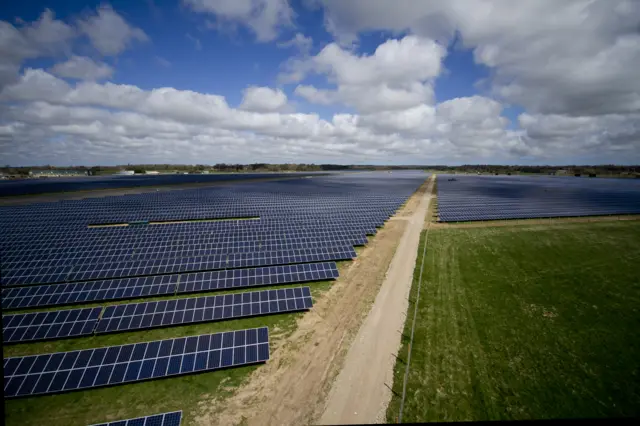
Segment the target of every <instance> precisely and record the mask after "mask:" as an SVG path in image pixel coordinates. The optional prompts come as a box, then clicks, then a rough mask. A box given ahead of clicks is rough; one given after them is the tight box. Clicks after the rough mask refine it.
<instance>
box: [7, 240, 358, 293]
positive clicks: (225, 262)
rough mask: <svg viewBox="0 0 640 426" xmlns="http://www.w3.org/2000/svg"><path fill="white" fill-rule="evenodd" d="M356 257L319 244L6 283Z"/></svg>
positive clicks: (29, 273)
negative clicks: (295, 248)
mask: <svg viewBox="0 0 640 426" xmlns="http://www.w3.org/2000/svg"><path fill="white" fill-rule="evenodd" d="M355 257H356V253H355V251H354V249H353V247H352V246H339V247H315V248H308V249H302V250H276V251H266V252H253V253H230V254H215V255H210V256H194V257H186V258H179V259H171V258H169V259H145V260H142V261H141V260H138V261H127V262H118V263H106V264H89V265H86V264H85V265H78V266H75V267H73V270H72V271H69V272H68V273H66V275H65V274H58V272H57V271H53V269H55V268H54V267H49V268H44V269H24V270H14V271H7V272H6V274H4V276H3V283H4V285H23V284H26V285H30V284H38V283H47V282H50V283H54V282H63V281H82V280H102V279H107V278H119V277H128V276H141V275H157V274H169V273H177V272H189V271H206V270H216V269H227V268H250V267H257V266H269V265H281V264H294V263H305V262H321V261H328V260H348V259H353V258H355Z"/></svg>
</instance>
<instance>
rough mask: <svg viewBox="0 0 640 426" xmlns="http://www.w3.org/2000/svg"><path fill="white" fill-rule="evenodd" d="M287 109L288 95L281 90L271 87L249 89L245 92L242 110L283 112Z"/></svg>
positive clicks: (241, 105)
mask: <svg viewBox="0 0 640 426" xmlns="http://www.w3.org/2000/svg"><path fill="white" fill-rule="evenodd" d="M286 107H287V95H285V93H284V92H283V91H282V90H280V89H271V88H269V87H255V86H252V87H248V88H246V89H245V90H244V96H243V98H242V103H241V104H240V109H244V110H247V111H258V112H267V111H282V110H283V109H285V108H286Z"/></svg>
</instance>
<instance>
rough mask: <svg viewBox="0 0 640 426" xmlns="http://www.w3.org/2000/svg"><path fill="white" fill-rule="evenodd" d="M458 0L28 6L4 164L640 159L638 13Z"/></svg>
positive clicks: (8, 107) (18, 25) (166, 0)
mask: <svg viewBox="0 0 640 426" xmlns="http://www.w3.org/2000/svg"><path fill="white" fill-rule="evenodd" d="M460 1H461V0H452V1H451V2H445V1H443V2H427V3H429V4H419V3H421V2H411V1H400V2H398V3H397V4H396V5H395V7H392V6H390V5H389V3H388V2H386V3H385V2H383V1H379V0H372V1H370V2H367V1H361V0H354V1H352V2H339V1H334V0H298V1H291V2H288V1H286V0H252V1H249V0H246V1H245V0H236V1H230V0H181V1H179V0H163V1H162V0H147V1H135V2H131V1H121V0H118V1H111V2H109V3H105V2H100V1H76V0H74V1H64V2H62V1H49V2H11V3H9V4H8V5H7V6H5V7H3V8H2V10H1V11H0V21H2V25H3V26H4V28H6V29H7V31H5V32H4V33H3V34H4V35H3V36H2V37H5V38H6V39H5V40H0V46H3V45H4V46H5V47H3V48H2V49H4V50H3V51H6V53H7V55H6V57H7V58H9V59H7V60H6V61H5V62H6V63H4V64H0V65H3V66H4V67H5V69H6V70H7V71H6V72H5V73H4V74H3V77H2V78H3V80H2V81H0V105H1V106H2V108H3V110H2V111H4V114H2V116H1V117H0V144H1V145H0V148H1V149H2V150H3V151H4V154H5V156H6V157H7V158H8V160H9V161H10V162H12V163H15V164H23V163H26V162H33V161H35V162H37V163H44V164H47V163H51V164H54V163H55V164H64V163H65V162H68V161H71V160H72V159H73V161H75V162H98V163H100V162H101V163H105V164H119V163H123V162H124V163H126V162H135V161H140V162H156V161H163V162H195V161H196V160H198V159H201V158H202V157H203V156H205V157H207V158H209V157H210V158H211V161H210V162H211V163H215V162H221V161H229V162H231V161H241V162H251V161H270V162H285V161H292V162H294V161H295V162H338V163H340V162H353V163H367V162H371V163H394V164H401V163H405V162H411V163H424V164H429V163H450V164H459V163H545V164H554V163H555V164H562V163H572V162H581V161H588V162H619V163H627V164H628V163H633V162H638V160H639V158H640V156H639V151H640V149H639V147H638V145H639V141H638V137H639V135H640V125H638V122H639V118H638V111H639V110H640V101H638V100H637V99H640V87H639V85H638V83H637V78H635V79H634V78H633V76H632V74H631V73H629V71H628V67H629V66H632V65H635V64H636V61H637V64H640V59H638V58H640V53H639V51H640V49H639V48H638V47H637V46H636V47H633V45H632V44H631V43H627V44H626V45H625V46H628V47H625V49H626V50H624V49H622V48H620V47H619V46H620V45H621V44H620V43H618V41H619V40H623V38H624V37H626V38H629V37H636V36H637V31H636V33H635V35H634V33H633V32H632V33H629V30H628V29H627V28H633V24H634V23H636V22H640V19H639V18H638V16H637V15H640V12H639V11H638V8H637V7H633V6H629V5H628V4H627V2H625V1H624V0H620V1H611V2H609V3H607V2H606V1H599V2H595V3H594V5H591V4H590V5H589V6H588V7H587V6H584V7H585V9H584V10H583V11H582V13H583V15H580V16H587V21H585V25H586V26H587V29H586V31H585V29H584V27H585V25H578V24H580V21H579V20H578V21H576V19H575V18H576V17H575V16H574V15H575V14H576V13H579V12H580V11H579V10H578V11H576V10H577V9H576V7H569V6H571V5H569V6H565V5H564V4H563V5H558V4H556V3H554V2H551V1H548V2H546V1H543V2H542V3H544V5H542V3H541V2H539V1H523V2H522V4H520V8H521V9H522V10H521V11H519V12H521V13H512V12H513V11H512V10H510V9H509V7H508V5H507V4H506V3H505V2H504V1H502V0H494V3H495V4H494V6H493V7H492V8H490V10H487V8H486V7H485V8H483V7H482V6H483V3H478V0H469V2H468V3H465V6H466V9H465V8H461V7H459V6H460V5H457V6H458V7H455V6H456V5H455V4H454V3H457V2H460ZM571 1H573V0H571ZM576 2H578V3H579V0H576ZM576 2H574V3H576ZM507 3H508V2H507ZM567 3H569V2H567ZM578 3H576V4H578ZM243 5H244V6H246V7H243ZM543 6H544V7H543ZM574 6H575V5H574ZM624 7H627V8H628V9H624ZM47 9H49V10H50V11H51V12H50V13H51V15H48V16H45V15H46V13H45V10H47ZM462 9H465V10H462ZM467 9H468V10H467ZM269 10H271V11H273V10H275V11H277V13H274V14H270V12H269ZM620 10H624V11H626V13H624V14H622V13H620ZM465 14H466V15H465ZM549 14H554V16H556V19H557V20H558V21H559V22H562V20H566V26H562V25H559V28H550V27H548V26H545V23H544V22H540V21H539V19H541V18H542V17H543V16H547V15H549ZM572 14H574V15H572ZM114 22H116V23H117V24H118V25H117V26H116V25H115V24H114ZM572 26H575V28H572ZM114 28H115V29H114ZM572 29H573V30H575V31H574V32H573V33H572V32H571V31H570V30H572ZM110 31H114V32H113V33H110ZM554 31H555V32H554ZM9 33H11V34H14V35H12V37H14V38H10V37H9V35H8V34H9ZM62 34H64V36H63V35H62ZM629 34H631V35H629ZM58 37H59V40H58ZM296 39H297V40H298V41H300V40H304V41H305V43H306V44H305V45H304V46H303V44H304V43H303V44H296V43H294V42H293V41H295V40H296ZM112 40H117V41H116V42H115V43H116V44H115V45H114V44H113V43H112V44H111V45H109V43H110V42H111V41H112ZM292 40H293V41H292ZM532 46H533V47H532ZM529 51H530V52H531V53H528V52H529ZM599 55H600V56H602V57H607V58H609V62H611V61H613V60H614V59H615V58H616V55H619V57H620V58H621V62H622V65H620V67H619V68H617V67H616V66H612V67H610V68H609V69H605V68H606V67H603V66H602V65H601V64H600V63H597V62H595V61H592V58H594V57H598V56H599ZM622 58H624V59H622ZM78 62H82V64H83V66H82V67H79V66H78ZM623 66H624V68H623ZM87 67H89V68H87ZM581 68H582V69H584V71H585V73H584V75H588V78H583V77H582V76H581V75H580V74H579V73H577V71H578V70H580V69H581ZM63 69H64V70H63ZM96 69H101V70H102V71H100V73H98V74H96V72H97V71H96ZM65 70H66V71H65ZM69 70H71V71H69ZM79 73H80V74H79ZM83 73H84V74H83ZM574 73H575V74H576V77H573V78H571V79H570V78H568V76H571V75H573V74H574ZM52 87H64V88H60V89H59V90H57V91H54V90H53V89H51V88H52ZM36 88H38V90H36ZM163 88H164V89H166V90H164V91H163V90H162V89H163ZM65 91H66V92H65ZM50 92H51V93H50ZM54 92H55V93H54ZM124 92H126V94H123V93H124ZM249 92H251V93H249ZM609 94H611V95H609ZM143 98H144V100H143ZM593 99H606V101H605V102H597V103H596V102H595V101H593ZM181 102H184V104H182V103H181ZM212 103H213V104H212ZM178 104H180V105H182V106H181V107H176V110H175V111H174V110H173V109H172V105H178ZM214 104H215V108H212V105H214ZM584 105H594V106H592V107H590V108H589V109H585V107H584ZM191 108H193V111H191ZM214 110H215V111H214ZM43 111H46V112H43ZM53 111H55V114H57V115H56V117H58V116H59V117H64V118H61V119H60V121H57V122H54V121H52V119H50V118H47V119H44V118H43V117H44V116H46V117H51V114H53ZM43 114H44V115H43ZM47 114H48V115H47ZM87 114H88V115H90V116H91V119H89V118H87V117H88V115H87ZM34 117H38V118H37V119H36V118H34ZM77 117H79V118H77ZM230 123H231V124H230ZM165 127H166V129H167V130H162V131H160V130H154V129H159V128H162V129H164V128H165ZM79 150H82V151H81V152H86V154H82V153H80V151H79ZM125 160H127V161H125Z"/></svg>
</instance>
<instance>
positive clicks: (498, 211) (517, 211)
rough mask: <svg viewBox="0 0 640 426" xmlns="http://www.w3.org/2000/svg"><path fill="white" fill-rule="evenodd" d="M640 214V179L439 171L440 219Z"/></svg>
mask: <svg viewBox="0 0 640 426" xmlns="http://www.w3.org/2000/svg"><path fill="white" fill-rule="evenodd" d="M622 214H640V182H638V181H637V180H631V179H581V178H574V177H548V176H547V177H544V176H465V175H439V176H438V220H440V221H442V222H466V221H478V220H502V219H534V218H552V217H570V216H575V217H581V216H602V215H622Z"/></svg>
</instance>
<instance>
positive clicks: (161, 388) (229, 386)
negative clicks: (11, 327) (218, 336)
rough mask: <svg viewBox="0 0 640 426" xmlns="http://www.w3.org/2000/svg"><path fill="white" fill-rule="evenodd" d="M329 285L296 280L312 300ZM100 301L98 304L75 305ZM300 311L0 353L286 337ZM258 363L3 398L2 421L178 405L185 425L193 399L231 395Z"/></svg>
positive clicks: (80, 421) (55, 421) (80, 417)
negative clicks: (243, 333)
mask: <svg viewBox="0 0 640 426" xmlns="http://www.w3.org/2000/svg"><path fill="white" fill-rule="evenodd" d="M331 284H332V282H331V281H319V282H313V283H301V284H299V285H301V286H304V285H308V286H309V287H310V288H311V295H312V297H313V298H314V300H316V299H317V298H318V297H320V296H321V295H322V293H323V292H325V291H327V290H328V289H329V288H330V287H331ZM294 286H298V284H293V285H292V284H287V285H279V286H268V287H262V288H258V289H256V290H262V289H277V288H290V287H294ZM233 292H234V291H226V292H215V293H213V292H209V293H200V294H190V295H180V296H175V297H154V298H145V299H138V300H137V301H151V300H162V299H174V298H182V297H195V296H201V295H213V294H225V293H233ZM131 302H132V301H131V300H127V301H120V302H115V303H113V304H117V303H131ZM110 304H112V303H110ZM100 305H103V304H90V305H79V306H83V307H84V306H100ZM55 309H60V307H58V308H49V309H48V310H55ZM302 315H304V313H302V312H299V313H293V314H277V315H266V316H260V317H252V318H245V319H238V320H231V321H219V322H208V323H200V324H192V325H185V326H178V327H166V328H156V329H149V330H140V331H131V332H126V333H116V334H104V335H96V336H91V337H83V338H77V339H66V340H55V341H44V342H34V343H27V344H18V345H5V346H4V347H3V355H4V357H5V358H6V357H10V356H20V355H31V354H38V353H49V352H64V351H72V350H78V349H87V348H97V347H102V346H111V345H123V344H129V343H137V342H144V341H152V340H160V339H169V338H176V337H185V336H194V335H199V334H207V333H216V332H221V331H229V330H241V329H245V328H253V327H261V326H267V327H269V330H270V332H271V334H275V332H276V331H277V335H278V338H286V336H288V335H289V334H290V333H292V332H293V331H294V330H295V326H296V322H297V320H298V319H299V318H300V317H301V316H302ZM258 367H259V366H245V367H239V368H232V369H228V370H221V371H212V372H206V373H198V374H193V375H187V376H181V377H173V378H167V379H158V380H152V381H148V382H140V383H132V384H127V385H119V386H113V387H108V388H99V389H92V390H86V391H78V392H70V393H63V394H58V395H47V396H38V397H32V398H21V399H11V400H6V401H5V424H6V425H42V424H47V425H49V426H58V425H59V426H63V425H64V426H66V425H69V426H70V425H88V424H93V423H99V422H102V421H108V420H118V419H126V418H132V417H138V416H145V415H150V414H155V413H159V412H165V411H174V410H183V422H182V424H183V425H189V424H192V422H193V421H194V419H195V417H196V416H197V414H198V403H199V402H201V401H206V400H210V399H212V398H213V397H214V396H215V398H225V397H227V396H229V395H231V394H232V393H233V391H234V390H235V388H236V387H237V386H239V385H240V384H241V383H242V382H243V381H244V380H245V379H246V378H247V377H248V375H249V373H251V372H252V371H253V370H254V369H256V368H258Z"/></svg>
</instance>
